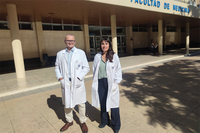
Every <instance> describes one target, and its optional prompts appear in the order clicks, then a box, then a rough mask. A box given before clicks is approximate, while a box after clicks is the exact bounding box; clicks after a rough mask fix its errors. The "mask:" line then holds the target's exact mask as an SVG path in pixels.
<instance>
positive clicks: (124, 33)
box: [117, 27, 126, 35]
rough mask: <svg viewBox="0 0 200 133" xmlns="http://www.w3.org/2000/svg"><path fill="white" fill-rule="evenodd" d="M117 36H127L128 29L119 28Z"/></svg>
mask: <svg viewBox="0 0 200 133" xmlns="http://www.w3.org/2000/svg"><path fill="white" fill-rule="evenodd" d="M117 35H126V28H124V27H117Z"/></svg>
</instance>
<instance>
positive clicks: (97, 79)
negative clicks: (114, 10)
mask: <svg viewBox="0 0 200 133" xmlns="http://www.w3.org/2000/svg"><path fill="white" fill-rule="evenodd" d="M100 50H101V52H100V53H98V54H96V55H95V57H94V62H93V83H92V105H93V106H95V107H99V106H100V105H101V123H100V125H99V128H103V127H105V126H106V125H110V119H109V115H108V112H109V111H110V109H111V123H112V125H113V130H114V132H115V133H118V132H119V129H120V126H121V122H120V115H119V86H118V83H120V82H121V80H122V71H121V65H120V61H119V57H118V56H117V54H115V53H114V52H113V49H112V45H111V42H110V40H109V39H107V38H104V39H102V40H101V42H100ZM99 103H100V105H99Z"/></svg>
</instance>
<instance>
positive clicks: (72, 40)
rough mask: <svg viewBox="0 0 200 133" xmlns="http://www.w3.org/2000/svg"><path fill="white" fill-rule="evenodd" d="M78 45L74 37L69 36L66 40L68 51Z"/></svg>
mask: <svg viewBox="0 0 200 133" xmlns="http://www.w3.org/2000/svg"><path fill="white" fill-rule="evenodd" d="M75 43H76V40H75V38H74V36H72V35H67V36H66V38H65V44H66V45H67V48H68V49H72V48H73V47H74V45H75Z"/></svg>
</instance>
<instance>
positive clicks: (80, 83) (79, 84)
mask: <svg viewBox="0 0 200 133" xmlns="http://www.w3.org/2000/svg"><path fill="white" fill-rule="evenodd" d="M81 85H82V81H81V80H79V79H78V78H76V88H79V87H81Z"/></svg>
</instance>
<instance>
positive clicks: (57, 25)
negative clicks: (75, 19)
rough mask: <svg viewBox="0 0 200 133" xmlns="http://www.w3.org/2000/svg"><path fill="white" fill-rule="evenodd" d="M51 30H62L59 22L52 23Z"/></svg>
mask: <svg viewBox="0 0 200 133" xmlns="http://www.w3.org/2000/svg"><path fill="white" fill-rule="evenodd" d="M53 30H62V25H61V24H53Z"/></svg>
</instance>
